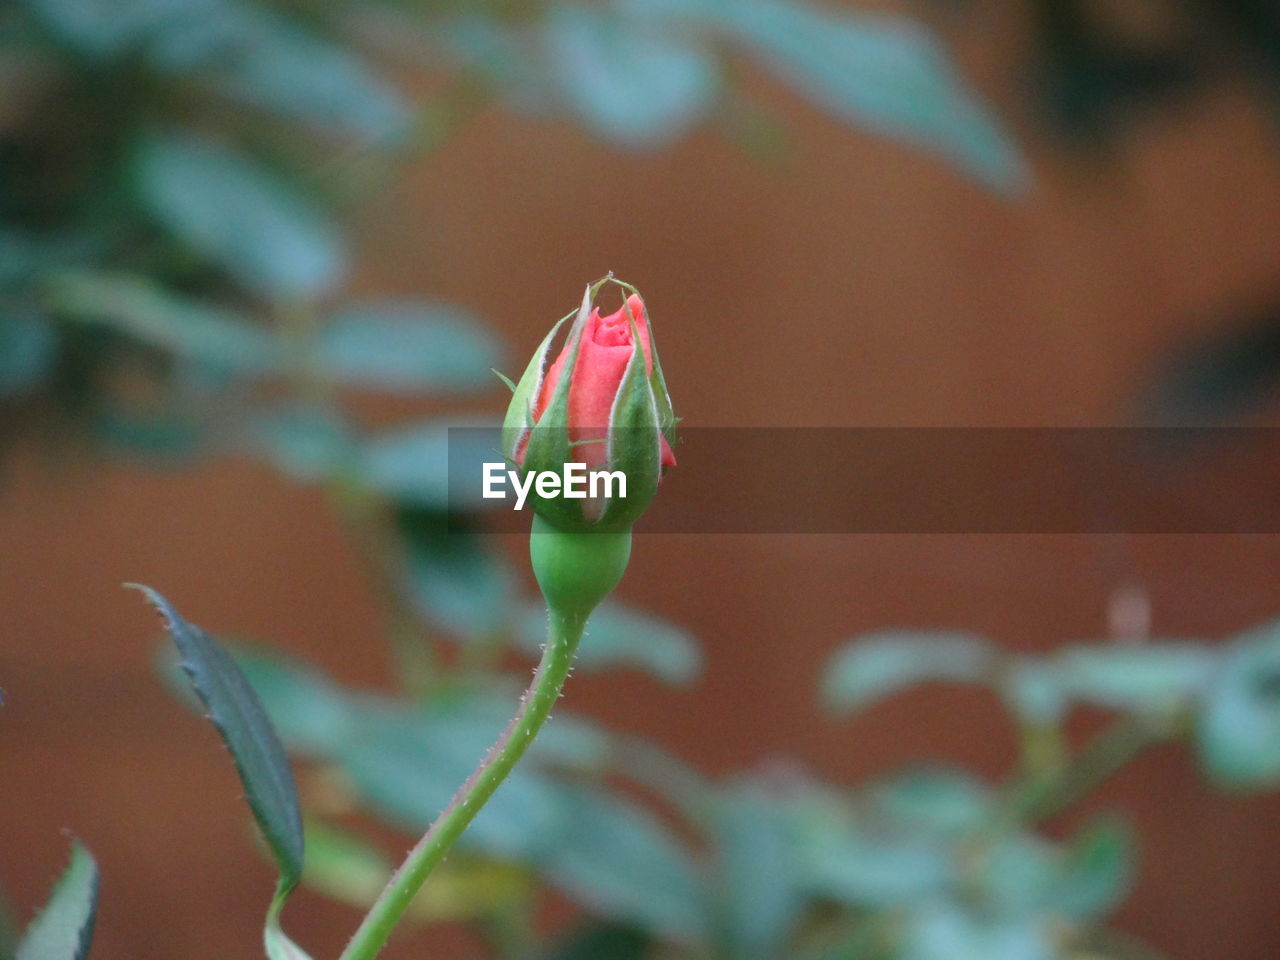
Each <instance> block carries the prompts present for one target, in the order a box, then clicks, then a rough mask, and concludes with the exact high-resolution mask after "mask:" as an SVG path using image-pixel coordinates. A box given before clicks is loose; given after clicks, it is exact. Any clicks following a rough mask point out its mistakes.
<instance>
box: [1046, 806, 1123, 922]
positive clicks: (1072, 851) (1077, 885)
mask: <svg viewBox="0 0 1280 960" xmlns="http://www.w3.org/2000/svg"><path fill="white" fill-rule="evenodd" d="M1134 859H1135V841H1134V837H1133V831H1132V830H1131V829H1130V828H1129V826H1128V824H1126V823H1124V822H1123V821H1120V820H1116V819H1113V818H1105V819H1100V820H1097V821H1094V822H1093V823H1090V824H1089V825H1088V826H1086V827H1085V828H1084V829H1083V830H1081V831H1080V832H1079V833H1078V834H1077V835H1076V836H1075V837H1073V838H1072V840H1071V844H1070V846H1069V847H1068V848H1067V851H1066V856H1065V858H1064V860H1063V863H1062V866H1061V867H1060V870H1059V876H1058V880H1057V883H1056V884H1055V886H1054V888H1053V890H1052V892H1051V894H1050V900H1049V904H1048V905H1049V906H1050V907H1051V908H1052V909H1054V910H1056V911H1060V912H1061V913H1064V914H1066V915H1067V916H1069V917H1073V918H1077V919H1082V918H1089V917H1094V916H1098V915H1100V914H1105V913H1107V912H1109V911H1111V910H1112V909H1113V908H1115V907H1116V906H1118V905H1119V904H1120V903H1121V901H1123V900H1124V898H1125V896H1126V895H1127V894H1128V893H1129V889H1130V887H1131V886H1132V885H1133V875H1134Z"/></svg>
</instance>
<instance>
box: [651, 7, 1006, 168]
mask: <svg viewBox="0 0 1280 960" xmlns="http://www.w3.org/2000/svg"><path fill="white" fill-rule="evenodd" d="M663 6H664V7H666V8H674V10H673V12H675V11H679V10H683V11H685V15H686V16H693V17H695V18H699V19H703V20H706V21H709V22H710V23H712V24H713V25H714V26H716V27H719V28H720V29H722V30H724V31H725V32H726V33H728V34H729V36H731V37H732V38H734V39H736V40H738V41H739V42H740V43H742V44H744V45H745V46H746V47H747V48H748V49H750V50H751V51H752V52H754V53H755V54H756V55H757V56H759V57H760V58H761V59H762V60H763V61H764V63H765V64H766V65H767V66H768V67H770V68H771V69H772V70H773V71H774V72H775V73H777V74H778V76H780V77H781V78H782V79H783V80H785V81H787V82H788V83H790V84H791V85H792V86H794V87H795V88H796V89H798V90H799V91H800V92H802V93H803V94H805V95H806V96H807V97H809V98H810V99H811V100H812V101H813V102H814V103H816V104H818V105H819V106H821V107H824V108H825V109H827V110H829V111H830V112H831V113H833V114H834V115H835V116H837V117H839V118H840V119H842V120H844V121H846V122H847V123H850V124H854V125H856V126H860V127H864V128H866V129H869V130H871V131H873V132H875V133H878V134H881V135H884V136H888V137H894V138H897V139H900V140H904V141H906V142H909V143H916V144H919V145H921V146H923V147H925V148H927V149H930V150H932V151H934V152H935V153H938V154H940V155H942V156H944V157H946V158H947V159H949V160H951V161H953V162H954V163H956V164H958V165H959V166H960V167H962V168H963V169H964V170H966V171H968V172H969V173H970V174H971V175H972V176H974V177H976V178H978V179H979V180H980V181H982V182H983V183H984V184H986V185H988V186H989V187H992V188H994V189H996V190H999V191H1001V192H1004V193H1014V192H1016V191H1018V190H1020V189H1021V188H1023V187H1024V186H1025V184H1026V182H1027V180H1028V170H1027V167H1026V164H1025V162H1024V161H1023V159H1022V157H1021V155H1020V154H1019V152H1018V150H1017V148H1016V147H1015V145H1014V144H1013V142H1012V141H1011V140H1010V139H1009V137H1008V135H1007V134H1006V133H1005V132H1004V131H1003V130H1002V129H1001V127H1000V125H999V123H998V122H997V121H996V119H995V118H994V116H993V115H992V113H991V111H990V110H989V109H988V108H987V107H986V106H984V105H983V103H982V102H981V100H980V99H979V98H978V97H977V95H976V94H975V93H974V92H973V90H972V89H971V87H970V85H969V84H968V83H967V82H966V80H965V79H964V77H963V76H962V75H961V74H960V72H959V71H958V70H957V69H956V67H955V65H954V64H953V63H952V62H951V60H950V58H949V57H948V56H947V53H946V51H945V49H944V48H943V46H942V44H941V43H940V42H939V41H938V39H937V38H936V37H935V36H934V35H933V34H932V33H931V32H930V31H929V30H928V28H927V27H925V26H924V24H922V23H920V22H918V21H915V20H911V19H908V18H906V17H901V16H897V15H893V14H887V13H881V12H868V11H855V10H847V9H837V8H834V7H831V6H822V5H818V4H807V3H800V2H793V0H737V2H735V3H731V4H718V3H714V2H705V0H676V2H667V3H664V4H663Z"/></svg>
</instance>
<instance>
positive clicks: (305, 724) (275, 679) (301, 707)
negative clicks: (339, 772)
mask: <svg viewBox="0 0 1280 960" xmlns="http://www.w3.org/2000/svg"><path fill="white" fill-rule="evenodd" d="M231 654H232V656H233V657H234V658H235V662H236V665H237V666H238V667H239V668H240V669H241V671H242V672H243V673H244V676H245V679H246V680H248V681H249V685H250V686H251V687H252V688H253V691H254V693H255V694H257V696H258V699H259V700H260V701H261V703H262V706H263V709H265V710H266V712H267V716H268V717H270V719H271V723H272V726H274V727H275V729H276V730H277V731H279V733H280V737H281V739H282V740H283V741H284V742H285V743H286V744H287V745H288V746H289V749H290V751H293V752H297V753H302V754H307V755H310V756H319V757H326V756H331V755H332V754H334V753H335V752H337V750H338V749H339V748H340V747H341V745H342V744H343V743H345V742H346V741H347V739H348V737H349V736H350V735H351V729H352V721H351V714H350V711H349V709H348V706H347V702H346V697H345V696H344V694H343V693H342V691H341V690H339V689H338V688H337V687H335V686H334V685H333V683H332V682H330V680H329V679H328V678H327V677H325V676H324V675H323V674H321V673H320V672H319V671H318V670H316V669H315V668H314V667H312V666H310V665H309V664H306V663H303V662H302V661H299V660H293V659H291V658H288V657H284V656H282V655H280V654H278V653H272V652H270V651H268V650H265V649H260V648H237V649H233V650H232V651H231ZM309 848H310V845H309V844H308V849H309Z"/></svg>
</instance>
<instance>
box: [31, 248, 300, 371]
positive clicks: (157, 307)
mask: <svg viewBox="0 0 1280 960" xmlns="http://www.w3.org/2000/svg"><path fill="white" fill-rule="evenodd" d="M47 299H48V302H49V304H50V305H51V306H52V307H53V308H54V309H56V310H57V311H58V312H59V314H60V315H62V316H65V317H67V318H68V319H72V320H78V321H80V322H83V323H91V324H101V325H103V326H106V327H109V328H111V329H114V330H117V331H119V332H121V333H123V334H126V335H127V336H130V337H133V338H134V339H136V340H140V341H141V342H143V343H146V344H149V345H151V346H153V347H156V348H158V349H161V350H164V351H166V352H168V353H171V354H173V355H174V356H177V357H181V358H183V359H185V360H190V361H193V362H197V363H202V364H208V365H210V366H214V367H218V368H222V369H226V370H229V371H233V372H236V373H240V374H265V373H271V372H274V371H275V370H276V369H277V368H278V367H279V365H280V363H281V360H282V355H281V354H282V351H281V348H280V344H279V343H278V341H277V340H276V338H275V337H274V336H272V334H270V333H269V332H267V331H266V330H263V329H262V328H260V327H257V326H254V325H253V324H252V323H250V322H248V321H247V320H245V319H243V318H242V317H239V316H237V315H236V314H234V313H232V312H230V311H228V310H225V309H222V308H220V307H215V306H212V305H210V304H207V303H201V302H198V301H195V300H188V299H185V298H183V297H180V296H174V295H172V294H168V293H165V292H164V291H163V290H161V289H160V288H159V287H157V286H155V285H154V284H152V283H151V282H149V281H147V280H143V279H140V278H137V277H133V276H129V275H125V274H114V273H101V272H91V271H77V272H74V273H63V274H59V275H58V276H57V277H56V278H55V279H54V280H52V281H51V282H50V283H49V285H48V287H47Z"/></svg>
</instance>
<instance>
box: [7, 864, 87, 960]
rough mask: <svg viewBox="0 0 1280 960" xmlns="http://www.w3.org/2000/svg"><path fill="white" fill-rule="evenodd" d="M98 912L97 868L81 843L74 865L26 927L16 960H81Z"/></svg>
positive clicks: (15, 955) (64, 874)
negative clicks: (38, 913) (37, 914)
mask: <svg viewBox="0 0 1280 960" xmlns="http://www.w3.org/2000/svg"><path fill="white" fill-rule="evenodd" d="M97 912H98V865H97V864H96V863H95V862H94V859H93V857H92V856H91V855H90V854H89V851H88V850H86V849H85V848H84V847H82V846H81V845H80V844H79V842H73V843H72V845H71V863H70V864H69V865H68V866H67V869H66V870H65V871H64V872H63V874H62V877H61V879H59V880H58V885H57V886H56V887H54V888H53V894H52V896H50V897H49V901H48V903H46V904H45V906H44V909H43V910H42V911H40V915H39V916H38V917H36V919H35V920H34V921H32V923H31V926H30V927H28V928H27V932H26V934H25V935H24V936H23V938H22V942H21V943H19V944H18V950H17V952H16V953H15V954H14V960H81V958H83V957H84V956H86V955H87V954H88V952H89V944H90V942H91V941H92V940H93V923H94V919H95V918H96V916H97Z"/></svg>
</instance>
